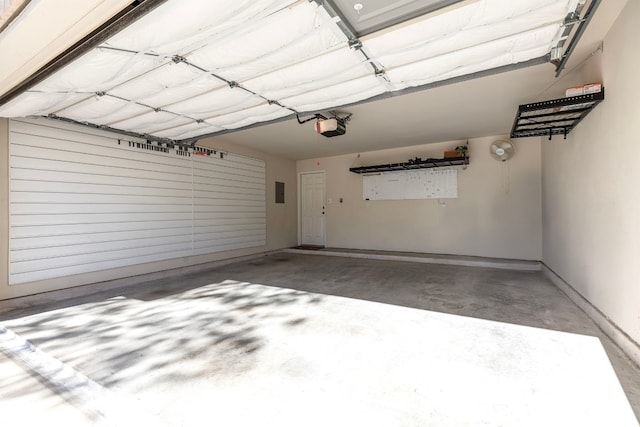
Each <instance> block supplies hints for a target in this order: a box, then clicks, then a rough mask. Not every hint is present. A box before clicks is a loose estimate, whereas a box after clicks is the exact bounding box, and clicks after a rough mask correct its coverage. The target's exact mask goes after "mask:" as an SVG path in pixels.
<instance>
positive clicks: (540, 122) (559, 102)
mask: <svg viewBox="0 0 640 427" xmlns="http://www.w3.org/2000/svg"><path fill="white" fill-rule="evenodd" d="M603 100H604V88H602V90H601V91H600V92H596V93H590V94H587V95H579V96H570V97H567V98H559V99H552V100H549V101H540V102H532V103H530V104H523V105H520V106H519V107H518V112H517V113H516V118H515V120H514V122H513V127H512V128H511V138H526V137H531V136H549V139H551V138H552V137H553V135H564V138H565V139H566V138H567V134H568V133H569V132H571V130H572V129H573V128H574V127H576V125H577V124H578V123H580V121H581V120H582V119H584V118H585V116H586V115H587V114H589V113H590V112H591V111H592V110H593V109H594V108H595V107H596V105H598V104H599V103H600V102H602V101H603Z"/></svg>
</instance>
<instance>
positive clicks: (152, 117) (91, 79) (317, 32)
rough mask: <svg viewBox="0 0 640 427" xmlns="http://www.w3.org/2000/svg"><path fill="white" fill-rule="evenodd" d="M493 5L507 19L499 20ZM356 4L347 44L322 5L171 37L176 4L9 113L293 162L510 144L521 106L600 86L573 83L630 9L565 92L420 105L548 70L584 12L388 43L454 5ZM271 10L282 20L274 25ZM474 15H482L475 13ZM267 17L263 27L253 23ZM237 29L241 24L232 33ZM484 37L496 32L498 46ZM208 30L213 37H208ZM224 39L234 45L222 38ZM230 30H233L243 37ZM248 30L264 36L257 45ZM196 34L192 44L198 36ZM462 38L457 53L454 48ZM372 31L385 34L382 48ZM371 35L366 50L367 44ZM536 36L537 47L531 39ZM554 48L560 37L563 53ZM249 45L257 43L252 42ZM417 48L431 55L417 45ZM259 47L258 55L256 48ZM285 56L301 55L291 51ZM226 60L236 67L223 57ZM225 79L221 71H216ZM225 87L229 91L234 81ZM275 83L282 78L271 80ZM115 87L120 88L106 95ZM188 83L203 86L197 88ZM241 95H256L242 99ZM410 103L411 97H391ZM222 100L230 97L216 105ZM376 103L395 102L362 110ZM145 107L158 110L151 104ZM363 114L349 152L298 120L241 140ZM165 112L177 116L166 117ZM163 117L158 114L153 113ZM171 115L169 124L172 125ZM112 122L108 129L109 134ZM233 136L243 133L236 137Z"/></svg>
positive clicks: (614, 5) (222, 21) (533, 78)
mask: <svg viewBox="0 0 640 427" xmlns="http://www.w3.org/2000/svg"><path fill="white" fill-rule="evenodd" d="M202 1H203V0H192V1H191V2H192V3H193V2H195V3H198V2H200V3H202ZM492 2H493V9H492V8H491V7H487V4H488V3H492ZM44 3H46V2H44ZM195 3H194V4H195ZM205 3H207V7H215V5H213V6H212V4H213V3H215V4H217V5H218V7H220V5H224V4H226V3H227V2H225V1H223V0H218V1H217V2H205ZM351 3H356V2H350V1H347V0H343V1H335V4H337V5H338V6H339V7H340V9H341V10H342V11H344V12H345V13H341V14H340V15H341V16H343V18H344V21H343V23H345V22H346V23H347V24H348V25H347V28H346V31H345V28H342V27H340V28H337V27H336V25H337V24H340V25H342V23H340V22H339V18H333V17H332V16H333V15H332V13H331V10H329V11H326V10H325V9H323V8H320V7H317V6H315V4H314V5H312V6H311V7H310V6H309V2H306V1H303V2H292V1H288V2H287V1H286V0H281V1H278V0H263V1H253V2H247V3H246V4H245V3H243V7H244V9H243V10H244V12H243V13H244V15H243V13H240V15H238V14H235V15H234V14H233V13H231V14H227V15H228V16H227V15H224V14H222V15H220V14H219V15H220V16H218V18H217V19H218V22H217V24H216V25H215V26H211V25H210V22H209V21H208V20H207V19H208V18H202V17H200V18H198V19H196V22H194V23H192V24H193V28H191V29H190V28H189V27H188V26H180V25H174V27H176V28H172V29H167V27H166V22H164V21H163V19H171V20H173V21H175V22H183V21H185V19H187V17H189V18H191V19H192V18H193V16H192V15H193V14H192V13H190V12H189V10H188V9H186V10H185V9H181V8H180V6H179V5H180V2H176V1H171V0H170V1H168V2H167V3H165V4H166V5H172V7H173V9H172V8H168V9H165V10H164V12H163V9H162V5H161V6H159V7H158V9H156V10H155V11H152V12H150V13H149V14H148V15H147V16H146V17H145V18H142V19H140V20H139V21H137V22H135V23H133V24H132V25H131V26H130V27H129V28H127V29H125V30H124V31H122V32H121V33H119V34H116V35H115V36H113V37H111V38H110V39H109V40H107V41H106V42H105V43H103V44H102V45H101V46H102V48H99V49H94V50H93V51H91V52H89V53H88V54H86V55H85V56H84V57H82V58H81V59H80V60H78V61H76V62H75V63H72V64H71V65H69V66H67V67H66V68H63V69H62V70H61V71H58V72H57V73H56V74H54V75H52V76H51V77H49V79H47V80H45V81H44V82H42V83H40V85H39V86H36V87H35V88H34V90H32V91H31V93H25V94H23V95H20V96H19V97H18V98H16V100H14V101H12V102H10V103H9V104H5V106H3V107H0V115H4V116H24V115H30V114H36V115H46V114H50V113H51V112H53V111H54V110H53V109H52V108H51V105H55V111H56V112H58V111H61V114H60V115H61V116H64V117H69V118H71V119H74V120H77V121H81V122H82V121H86V122H89V123H94V124H98V125H108V126H111V127H113V128H116V129H124V130H127V131H132V132H134V133H140V134H150V135H154V136H158V137H160V138H163V137H164V138H172V139H180V138H191V137H197V136H200V135H202V134H209V133H216V132H219V133H221V132H224V133H225V134H224V135H220V136H214V137H213V138H212V139H210V143H214V144H215V142H217V141H225V142H227V143H229V142H230V143H235V144H240V145H245V146H248V147H251V148H256V149H259V150H261V151H265V152H269V153H274V154H278V155H281V156H283V157H288V158H292V159H302V158H311V157H318V156H326V155H337V154H343V153H349V152H360V151H368V150H374V149H381V148H390V147H396V146H407V145H414V144H424V143H429V142H438V141H445V140H460V139H467V138H473V137H478V136H486V135H496V134H504V133H508V131H509V129H510V126H511V122H512V120H513V115H514V114H515V109H516V107H517V105H518V104H521V103H524V102H530V101H533V100H535V99H538V98H539V97H540V96H544V95H549V96H560V95H561V94H562V92H563V89H564V88H565V87H567V86H570V85H571V84H573V81H572V80H576V81H577V82H582V83H586V82H585V81H580V79H581V78H589V77H591V76H584V75H583V74H584V73H582V74H581V67H578V69H576V70H573V71H572V70H571V68H572V67H575V66H576V64H579V63H580V62H581V61H583V60H584V59H585V58H586V57H588V56H589V54H590V53H591V52H593V51H594V50H595V49H596V48H597V46H598V43H599V42H600V41H601V40H602V39H603V38H604V35H605V34H606V32H607V30H608V29H609V28H610V26H611V25H612V23H613V21H614V20H615V18H616V17H617V15H618V14H619V12H620V10H621V9H622V8H623V6H624V4H625V3H626V0H608V1H607V2H603V4H602V5H601V6H600V8H599V10H598V12H597V13H596V15H595V18H594V20H593V21H592V23H591V24H590V26H589V27H588V30H587V33H586V34H585V36H584V37H583V39H582V42H581V44H580V45H579V48H578V49H577V50H576V52H575V53H574V55H573V57H572V59H571V62H570V63H569V64H568V65H569V66H568V71H567V72H566V73H565V75H564V76H562V77H561V78H562V80H561V81H557V80H556V79H555V77H554V74H555V73H554V67H553V66H552V65H550V64H543V65H536V66H532V67H527V68H523V69H518V70H513V71H509V72H506V73H502V74H498V75H490V76H487V77H482V78H478V79H474V80H468V81H461V82H458V83H456V84H450V85H446V86H440V87H435V88H432V89H429V90H424V91H417V92H414V93H408V94H404V92H405V91H406V89H407V88H411V87H416V86H418V87H420V86H422V85H424V84H433V83H434V82H436V83H437V82H442V81H446V80H447V79H451V78H456V77H459V76H464V75H465V74H468V73H474V72H477V71H482V70H486V69H493V68H495V67H500V66H503V65H506V66H510V65H513V64H514V63H521V62H524V61H526V60H528V59H534V58H539V57H540V53H541V52H542V53H544V52H547V51H548V50H549V47H550V46H551V45H552V44H553V43H555V42H557V33H558V31H559V28H560V26H559V24H558V17H557V16H556V15H558V16H561V18H562V19H563V16H564V15H562V14H564V13H565V12H564V11H563V9H562V8H563V7H564V8H566V7H575V3H573V2H571V1H570V0H567V1H561V0H559V1H554V0H548V1H546V2H530V3H531V4H528V5H527V7H528V8H529V9H531V7H534V6H535V7H536V8H538V7H539V6H540V5H541V4H543V5H546V6H548V7H547V8H546V9H545V8H544V7H543V8H541V9H536V10H534V13H533V14H532V15H537V16H538V18H537V20H536V18H535V17H534V18H531V17H530V16H529V15H527V13H526V11H524V10H523V11H522V12H519V13H522V14H523V15H522V17H521V18H519V17H520V15H518V13H517V11H516V10H515V9H513V10H511V9H509V10H507V11H506V12H505V11H504V10H503V9H504V8H505V7H506V6H505V5H509V7H511V6H512V4H513V3H514V2H508V1H507V2H506V3H505V2H500V1H495V0H489V1H487V2H485V1H483V0H476V1H463V2H457V3H456V4H455V5H453V6H450V7H449V8H447V9H442V10H440V11H438V12H436V13H435V14H431V15H428V18H425V17H419V18H414V19H412V20H409V21H407V22H405V23H403V24H400V25H396V26H395V27H391V28H387V29H385V30H382V31H375V30H376V29H378V28H379V27H380V26H383V25H384V19H386V20H387V22H394V21H395V20H398V19H406V18H410V17H412V16H414V15H416V14H419V13H424V12H425V11H429V10H430V9H432V8H434V7H438V6H442V5H443V4H444V3H447V4H449V3H454V2H452V1H434V0H422V1H420V0H417V1H410V0H404V1H397V2H395V3H394V5H395V6H396V7H395V8H393V9H388V7H387V6H388V5H389V3H388V2H381V1H374V0H371V1H361V2H360V3H362V4H363V7H362V9H361V10H360V13H359V14H358V13H357V12H356V11H355V9H353V7H352V5H351V8H349V7H348V6H349V5H350V4H351ZM518 3H519V4H520V5H522V4H524V3H520V2H518ZM203 4H204V3H203ZM283 5H285V6H286V7H285V9H286V11H287V13H289V14H292V13H293V12H292V11H293V10H296V11H299V12H300V11H301V12H300V13H301V15H299V16H298V17H299V18H300V17H303V16H309V19H311V21H312V25H311V27H305V26H304V24H300V31H302V33H301V34H300V35H298V36H299V38H302V39H303V40H302V47H303V49H290V48H289V47H290V45H291V44H294V45H295V44H299V43H294V42H296V40H293V41H292V40H290V39H287V37H288V36H287V34H289V33H292V31H289V27H286V28H287V31H284V32H281V33H278V34H276V33H274V28H276V27H274V26H273V25H274V23H273V22H270V21H269V20H271V21H273V20H275V24H277V25H280V26H282V25H285V24H287V23H288V22H289V23H290V21H287V20H286V19H285V20H282V19H281V20H280V21H278V19H275V18H274V16H276V17H277V16H278V14H279V12H280V11H281V10H283V9H282V7H283ZM200 6H202V4H201V5H200ZM481 6H482V7H481ZM496 6H500V7H496ZM266 7H272V8H273V9H272V10H270V11H269V13H266V14H265V13H263V10H264V8H266ZM471 7H475V8H476V9H469V8H471ZM514 7H515V6H514ZM261 8H262V9H261ZM516 9H517V8H516ZM180 11H181V13H182V15H180V14H179V12H180ZM261 11H262V12H261ZM274 11H275V12H278V13H275V12H274ZM487 11H488V12H487ZM554 11H555V12H554ZM154 13H156V14H155V15H154ZM158 13H160V14H158ZM162 13H164V18H163V15H162ZM256 13H257V15H256ZM447 13H454V15H452V16H458V18H457V19H454V20H453V21H449V20H445V19H444V18H441V16H443V15H446V14H447ZM455 13H458V15H455ZM464 13H467V15H465V14H464ZM349 14H350V15H349ZM225 16H226V18H225ZM256 16H257V17H258V18H260V19H257V20H256V19H254V21H253V22H251V19H253V18H255V17H256ZM554 16H555V17H554ZM230 17H232V18H233V19H231V18H230ZM265 17H266V18H267V19H268V20H267V23H268V24H269V25H266V26H265V25H263V24H264V19H265ZM381 17H384V19H382V18H381ZM505 17H515V18H516V19H514V20H513V21H514V22H512V23H511V24H510V25H506V24H501V23H500V22H499V21H500V20H501V19H504V18H505ZM471 18H473V19H471ZM230 19H231V20H232V21H233V20H235V21H234V22H229V20H230ZM438 19H439V20H438ZM562 19H560V21H562ZM311 21H310V22H311ZM256 23H257V24H256ZM438 23H440V24H438ZM207 25H209V26H207ZM287 25H288V24H287ZM482 27H488V28H493V29H491V30H489V32H488V33H484V32H482V31H484V29H483V28H482ZM203 28H205V29H207V28H208V30H209V31H208V32H207V31H203ZM221 28H222V30H224V31H227V32H226V33H224V32H221V31H222V30H220V29H221ZM229 28H231V29H232V30H233V31H232V32H231V33H229V32H228V30H229ZM248 28H250V29H252V31H253V29H255V28H258V30H259V31H258V32H257V33H255V32H254V33H252V32H251V31H249V30H247V29H248ZM460 28H462V29H463V30H465V31H463V30H460ZM496 28H497V30H496ZM547 28H548V29H549V30H548V31H547V30H546V29H547ZM187 29H189V32H187V33H185V32H184V31H186V30H187ZM454 29H455V34H453V36H454V37H453V40H451V39H450V38H449V37H445V36H446V35H447V32H448V31H449V32H450V31H454ZM541 29H542V30H541ZM143 30H144V31H143ZM551 30H552V31H551ZM181 31H182V33H181ZM264 31H266V32H264ZM350 31H354V32H355V35H354V33H351V34H350ZM371 31H374V32H373V33H371V34H369V33H370V32H371ZM532 32H533V33H532ZM394 33H395V34H394ZM202 34H205V35H206V37H205V38H206V39H207V40H206V42H207V43H202V41H203V40H204V39H203V37H202ZM305 34H310V37H311V39H312V41H313V43H307V42H306V41H305V40H306V39H305V36H304V35H305ZM361 34H364V36H362V37H360V35H361ZM366 34H369V35H366ZM425 34H432V35H433V37H436V38H437V39H438V40H440V39H442V40H445V43H444V44H438V43H436V44H434V43H431V44H428V46H427V47H425V44H424V43H423V42H422V40H423V39H424V37H425ZM522 34H525V36H524V38H522V37H521V35H522ZM531 34H533V36H531ZM270 35H271V36H272V37H270ZM550 35H552V36H553V37H551V39H549V37H550ZM243 36H246V37H248V39H246V37H245V39H244V40H243ZM282 37H284V38H282ZM354 37H359V38H358V41H360V42H361V43H362V44H363V45H364V46H365V48H364V49H352V48H351V49H350V48H349V42H350V39H351V41H353V40H354ZM412 37H414V38H415V40H416V41H417V42H419V43H417V44H416V42H414V43H413V44H412V43H407V41H408V40H412ZM505 37H506V38H507V39H509V38H510V39H509V41H508V42H507V43H504V45H503V47H501V48H498V49H497V50H495V49H493V48H492V46H494V47H495V41H496V40H497V41H498V42H500V40H502V39H504V38H505ZM3 38H4V39H6V35H5V34H0V46H2V41H3ZM247 40H249V41H252V42H251V43H248V44H247ZM478 41H480V42H478ZM282 43H284V45H282V46H284V47H286V48H287V49H279V48H278V46H279V44H282ZM185 46H189V47H191V49H190V50H188V52H190V53H189V55H190V56H189V57H188V58H187V60H186V61H182V60H179V59H178V60H176V58H175V56H176V52H181V49H184V47H185ZM194 46H195V48H194ZM229 46H230V47H229ZM265 46H266V47H265ZM109 48H116V49H109ZM221 49H222V50H221ZM264 49H267V50H268V51H269V52H275V59H274V58H273V57H265V56H264V53H265V51H264ZM309 49H311V50H313V49H316V50H313V53H314V56H315V57H320V58H322V59H323V61H324V63H323V62H322V61H321V62H320V63H318V62H313V61H311V63H309V61H308V60H309V58H308V55H306V54H305V53H304V52H307V51H308V50H309ZM469 49H471V50H469ZM182 51H184V50H182ZM221 52H222V53H223V54H224V55H220V54H221ZM336 52H337V56H336ZM114 53H115V55H114ZM443 54H444V56H446V55H448V54H453V55H454V56H455V55H457V56H458V57H459V58H460V59H459V60H458V61H457V62H456V60H453V61H448V62H447V63H446V64H440V65H442V66H443V67H444V68H441V69H440V70H439V71H438V72H437V73H431V70H432V69H434V68H437V67H438V65H439V64H438V63H434V62H433V61H431V60H432V59H433V58H434V56H433V55H436V57H442V56H443ZM300 55H303V56H300ZM305 55H306V56H305ZM327 55H329V56H327ZM496 55H497V56H496ZM123 57H124V58H125V59H122V58H123ZM132 57H133V58H135V60H132V59H131V58H132ZM323 57H324V58H323ZM342 57H344V58H347V59H346V60H347V61H352V62H349V63H351V64H352V65H350V66H349V67H347V68H348V69H347V70H346V71H344V72H342V73H338V74H337V75H336V73H335V72H330V73H329V74H322V73H321V72H320V71H318V65H319V64H321V65H322V64H324V68H329V69H330V68H331V67H327V65H328V64H329V65H330V64H331V63H332V62H331V61H334V62H335V61H339V60H342V59H340V58H342ZM363 57H364V58H365V59H363ZM265 58H266V60H265ZM354 58H356V59H354ZM283 60H284V62H283V63H285V64H286V67H281V68H280V67H279V64H280V62H278V61H283ZM327 61H328V62H327ZM430 61H431V62H430ZM225 63H227V66H226V67H225V65H224V64H225ZM469 63H471V65H472V66H471V67H469V66H468V64H469ZM78 64H79V65H78ZM193 64H195V65H196V66H195V67H194V66H193ZM212 64H213V65H212ZM220 64H222V65H220ZM265 64H266V65H265ZM301 64H302V65H301ZM340 64H342V63H340ZM414 64H418V66H417V67H415V66H414ZM474 64H480V66H475V65H474ZM292 65H293V68H292V67H291V66H292ZM74 67H75V68H74ZM212 67H213V68H215V67H217V68H215V70H214V71H211V69H212ZM343 68H344V67H343ZM101 70H106V72H102V71H101ZM158 70H160V71H158ZM163 70H172V71H171V73H172V74H170V75H169V74H167V73H165V74H166V75H163ZM173 70H178V72H177V73H175V72H174V71H173ZM376 71H382V73H380V72H378V73H376ZM430 73H431V74H430ZM154 74H155V75H156V77H154ZM220 74H224V75H225V76H226V77H224V76H223V77H222V78H220V77H221V76H220ZM300 74H302V75H306V74H311V75H312V76H314V78H312V79H306V80H300V79H299V78H298V79H296V78H297V76H299V75H300ZM114 76H116V77H114ZM264 76H270V78H269V79H265V78H262V77H264ZM394 76H400V77H398V78H396V77H394ZM594 78H599V76H594ZM114 79H115V80H114ZM354 81H360V82H366V83H363V84H361V85H357V84H356V85H355V86H357V87H358V90H356V91H353V90H350V89H347V88H352V87H354ZM105 82H106V83H107V86H104V84H105ZM186 82H189V83H190V84H189V85H185V83H186ZM192 82H195V86H194V85H192V84H191V83H192ZM238 82H240V83H238ZM318 82H320V83H321V84H320V85H318ZM132 83H135V84H132ZM229 83H232V84H231V85H230V84H229ZM101 84H102V85H103V86H101ZM234 84H236V85H240V86H243V87H241V88H240V89H243V90H245V89H247V88H248V89H249V90H248V91H247V90H245V91H244V92H243V93H241V94H240V95H238V93H239V91H238V88H237V86H236V87H234ZM159 85H160V86H159ZM162 85H164V87H163V86H162ZM325 86H326V87H325ZM104 87H109V88H110V89H109V92H108V95H109V96H104V95H105V93H106V91H105V93H102V91H101V88H104ZM159 87H160V88H162V90H159V89H158V88H159ZM165 89H166V90H165ZM43 92H48V93H47V96H49V97H51V96H56V97H58V98H56V100H55V102H54V103H53V104H52V103H51V102H50V101H49V100H48V99H45V100H44V101H43V100H42V99H43V98H42V97H40V94H41V93H43ZM98 92H99V93H98ZM240 92H242V91H240ZM401 93H403V94H402V95H401V96H389V95H397V94H401ZM61 94H62V96H61ZM176 94H177V97H176ZM185 94H187V95H188V96H187V95H185ZM211 94H223V96H222V97H221V98H212V97H211ZM384 94H386V95H384ZM376 95H384V96H388V98H386V99H380V100H376V101H372V102H365V103H360V104H358V103H359V102H362V101H363V100H367V98H370V97H372V96H376ZM140 99H142V100H143V101H145V102H137V100H140ZM149 99H158V100H159V101H158V104H157V105H158V106H156V104H153V103H152V102H148V100H149ZM34 100H35V101H34ZM267 100H270V101H272V102H266V101H267ZM292 100H293V101H292ZM105 101H108V102H105ZM294 101H295V102H294ZM351 103H356V104H357V105H352V106H349V107H348V112H350V113H353V117H352V119H351V121H350V122H349V123H348V127H347V134H346V135H343V136H340V137H336V138H331V139H327V138H324V137H322V136H319V135H318V134H317V133H315V131H314V129H313V122H309V123H306V124H302V125H301V124H298V122H297V121H296V120H295V118H293V119H288V120H285V121H282V122H278V123H272V124H268V125H263V126H260V127H255V128H250V129H244V130H236V129H241V128H243V127H245V126H248V125H252V124H256V123H259V122H261V121H268V120H272V119H278V118H281V117H290V116H291V114H292V112H300V113H303V112H313V111H319V110H321V109H329V108H334V107H339V106H341V105H344V104H351ZM165 105H169V106H171V108H170V109H169V108H166V111H164V108H163V107H164V106H165ZM149 106H151V107H154V108H155V111H152V112H149V111H148V109H149V108H148V107H149ZM61 107H62V108H61ZM3 111H4V114H3ZM7 112H8V113H9V114H8V113H7ZM16 112H17V114H16ZM176 112H177V113H176ZM212 113H213V114H212ZM161 114H163V115H164V116H162V117H160V115H161ZM198 114H200V115H199V116H198ZM105 117H106V118H108V120H106V121H102V122H100V120H102V118H105ZM158 123H160V124H161V126H158ZM230 130H234V132H231V133H227V132H229V131H230Z"/></svg>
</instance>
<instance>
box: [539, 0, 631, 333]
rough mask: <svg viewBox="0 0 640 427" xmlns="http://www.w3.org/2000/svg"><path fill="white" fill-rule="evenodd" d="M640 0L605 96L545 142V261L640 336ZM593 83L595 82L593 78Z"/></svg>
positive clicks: (613, 41)
mask: <svg viewBox="0 0 640 427" xmlns="http://www.w3.org/2000/svg"><path fill="white" fill-rule="evenodd" d="M638 22H640V2H638V1H630V2H628V4H627V6H626V8H625V9H624V10H623V12H622V13H621V14H620V16H619V18H618V21H616V23H615V24H614V25H613V27H612V29H611V30H610V32H609V34H608V35H607V36H606V38H605V41H604V51H603V54H602V59H601V61H600V63H601V70H600V72H601V77H602V81H603V83H604V86H605V87H606V93H605V100H604V101H603V102H602V103H601V104H600V105H599V106H598V107H597V108H596V109H595V110H594V111H593V112H592V113H591V114H590V115H589V116H588V117H587V118H586V119H584V120H583V121H582V122H581V123H580V124H579V125H578V126H577V127H576V129H575V130H574V131H573V132H572V133H571V134H570V135H569V138H568V139H567V140H566V141H563V140H562V139H561V138H558V139H554V141H553V142H551V143H544V144H543V147H544V148H543V194H544V198H543V242H544V246H543V260H544V262H545V264H546V265H547V266H548V267H549V268H551V269H552V270H553V271H554V272H555V273H557V274H558V275H559V276H560V277H562V278H563V279H564V280H565V281H566V282H568V283H569V285H571V286H572V287H573V288H575V289H576V290H577V291H578V292H580V293H581V294H582V296H584V297H585V298H586V299H587V300H588V301H590V302H591V303H592V304H593V305H594V306H595V307H596V308H598V309H599V310H600V311H601V312H602V313H603V314H604V315H605V316H606V317H608V318H609V319H610V320H611V321H612V322H613V323H615V324H617V325H618V327H620V328H621V329H622V330H623V331H624V332H626V334H627V335H629V336H630V337H631V338H632V339H633V340H635V341H636V343H638V342H640V190H639V188H638V187H639V183H640V167H638V159H640V142H639V141H638V139H639V138H640V102H639V101H638V100H639V99H640V85H639V84H638V83H639V82H640V81H639V79H638V70H640V55H638V41H640V27H639V26H638ZM585 83H587V82H585Z"/></svg>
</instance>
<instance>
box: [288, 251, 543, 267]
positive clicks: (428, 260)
mask: <svg viewBox="0 0 640 427" xmlns="http://www.w3.org/2000/svg"><path fill="white" fill-rule="evenodd" d="M284 252H289V253H294V254H306V255H323V256H336V257H343V258H360V259H375V260H381V261H404V262H419V263H423V264H444V265H459V266H465V267H483V268H497V269H501V270H516V271H540V263H539V262H533V261H521V262H519V261H511V260H509V261H501V260H498V259H496V260H493V259H490V258H484V259H479V260H471V259H458V258H455V257H437V258H434V257H429V256H408V255H391V254H371V253H358V252H340V251H332V250H305V249H295V248H291V249H285V250H284Z"/></svg>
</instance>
